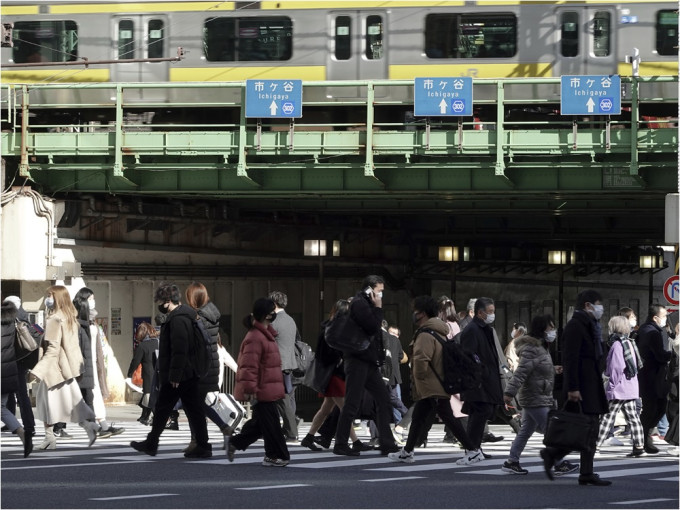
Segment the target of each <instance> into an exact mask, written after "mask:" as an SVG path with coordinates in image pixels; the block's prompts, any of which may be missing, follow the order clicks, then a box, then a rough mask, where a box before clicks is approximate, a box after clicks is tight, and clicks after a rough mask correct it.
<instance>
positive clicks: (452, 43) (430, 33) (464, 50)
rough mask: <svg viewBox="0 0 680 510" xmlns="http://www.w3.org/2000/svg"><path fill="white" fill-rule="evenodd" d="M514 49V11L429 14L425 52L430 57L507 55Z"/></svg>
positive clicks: (499, 56) (515, 30)
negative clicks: (502, 12) (481, 13)
mask: <svg viewBox="0 0 680 510" xmlns="http://www.w3.org/2000/svg"><path fill="white" fill-rule="evenodd" d="M516 53H517V18H516V17H515V15H514V14H490V15H484V16H482V15H479V14H441V13H438V14H428V16H427V18H426V19H425V54H426V55H427V56H428V57H429V58H508V57H512V56H514V55H515V54H516Z"/></svg>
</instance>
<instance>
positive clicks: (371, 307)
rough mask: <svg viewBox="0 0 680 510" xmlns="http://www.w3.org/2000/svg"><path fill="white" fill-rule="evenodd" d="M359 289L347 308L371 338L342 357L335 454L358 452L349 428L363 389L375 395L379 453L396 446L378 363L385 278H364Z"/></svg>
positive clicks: (382, 352) (381, 357)
mask: <svg viewBox="0 0 680 510" xmlns="http://www.w3.org/2000/svg"><path fill="white" fill-rule="evenodd" d="M361 288H362V289H363V290H361V291H360V292H358V293H357V295H356V296H354V298H353V299H352V301H351V303H350V306H349V311H350V314H351V317H352V319H354V321H355V322H356V323H357V324H358V325H359V326H360V327H361V329H362V330H363V331H364V333H365V334H366V337H367V338H368V339H369V341H370V345H369V346H368V348H367V349H366V350H365V351H360V352H346V353H344V358H345V405H344V406H343V407H342V411H341V413H340V418H339V419H338V428H337V431H336V433H335V446H334V448H333V453H334V454H336V455H349V456H358V455H359V452H358V451H355V450H353V449H352V448H351V447H350V446H349V444H348V441H349V430H350V427H351V426H352V421H353V420H354V418H355V417H356V416H357V414H358V413H359V408H360V406H361V399H362V396H363V393H364V390H365V391H367V392H368V393H369V394H370V395H371V396H372V397H373V398H374V399H375V402H376V405H377V409H378V410H377V419H376V422H377V425H378V437H379V441H380V453H381V454H382V455H387V454H388V453H392V452H397V451H399V448H398V447H397V445H396V444H395V442H394V437H393V436H392V430H391V429H390V415H391V413H392V404H391V403H390V395H389V392H388V391H387V386H385V384H384V383H383V380H382V375H381V374H380V364H381V363H382V362H384V360H385V350H384V347H383V345H382V330H381V327H382V321H383V310H382V296H383V289H384V288H385V280H383V278H382V277H381V276H378V275H369V276H367V277H366V278H364V281H363V283H362V285H361Z"/></svg>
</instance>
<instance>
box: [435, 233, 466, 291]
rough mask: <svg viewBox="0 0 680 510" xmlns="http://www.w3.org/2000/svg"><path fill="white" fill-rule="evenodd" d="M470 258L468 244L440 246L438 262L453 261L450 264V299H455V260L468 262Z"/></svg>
mask: <svg viewBox="0 0 680 510" xmlns="http://www.w3.org/2000/svg"><path fill="white" fill-rule="evenodd" d="M469 260H470V247H468V246H462V247H460V248H459V247H458V246H440V247H439V262H453V263H452V264H451V300H452V301H453V302H454V303H455V301H456V262H459V261H463V262H468V261H469Z"/></svg>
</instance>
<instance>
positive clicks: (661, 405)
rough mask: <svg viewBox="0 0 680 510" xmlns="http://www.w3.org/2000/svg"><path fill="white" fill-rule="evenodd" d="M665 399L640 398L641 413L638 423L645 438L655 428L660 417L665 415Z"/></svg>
mask: <svg viewBox="0 0 680 510" xmlns="http://www.w3.org/2000/svg"><path fill="white" fill-rule="evenodd" d="M666 401H667V399H666V397H663V398H649V397H648V398H645V397H643V398H642V412H641V413H640V422H641V423H642V430H643V431H644V433H645V436H648V435H649V434H650V432H651V431H652V429H653V428H654V427H656V425H657V423H659V420H660V419H661V417H662V416H663V415H664V414H665V413H666Z"/></svg>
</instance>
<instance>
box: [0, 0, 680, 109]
mask: <svg viewBox="0 0 680 510" xmlns="http://www.w3.org/2000/svg"><path fill="white" fill-rule="evenodd" d="M0 12H1V14H2V24H3V31H4V32H3V35H4V39H5V41H4V42H3V47H2V54H1V62H2V75H1V77H2V81H3V83H54V82H57V83H64V82H67V83H70V82H85V83H93V82H111V83H134V82H158V83H165V82H171V83H172V82H177V83H181V82H197V81H198V82H232V81H243V80H246V79H254V78H262V79H287V78H296V79H302V80H307V81H325V80H333V81H334V80H342V81H347V80H371V79H375V80H383V79H407V80H411V79H413V78H415V77H419V76H428V77H436V76H446V77H451V76H471V77H474V78H517V79H518V80H521V79H522V78H527V77H558V76H561V75H573V74H621V75H624V76H625V75H630V74H631V72H632V66H631V64H630V63H629V58H628V56H630V55H632V54H633V52H634V49H637V50H638V51H639V55H640V66H639V73H640V75H668V74H673V75H675V74H677V72H678V10H677V2H676V1H674V0H657V1H637V2H632V1H619V2H617V1H609V0H603V1H599V2H598V1H587V2H575V3H573V4H570V3H568V2H566V3H565V2H562V1H552V2H551V1H541V2H533V1H513V2H507V1H493V0H479V1H476V2H475V1H451V2H440V1H432V2H430V1H370V0H368V1H363V2H355V1H330V2H305V1H279V2H276V1H262V2H216V1H208V2H206V1H176V0H164V1H160V0H158V1H155V0H147V1H146V2H132V1H117V2H105V1H87V2H84V1H77V0H52V1H46V2H36V1H32V2H31V1H23V0H4V1H3V3H2V6H1V10H0ZM178 48H182V49H183V52H184V56H183V58H182V60H181V61H179V62H169V61H163V62H159V61H153V62H151V61H144V59H162V58H169V57H173V56H175V55H176V54H177V51H178ZM83 59H87V60H88V61H89V62H97V61H113V62H112V63H106V64H96V63H95V64H90V65H88V66H87V67H85V66H71V65H67V64H69V63H74V62H78V61H83ZM45 62H48V63H54V62H59V63H62V64H63V65H59V66H45V67H43V66H41V65H40V64H42V63H45ZM13 66H21V67H13ZM526 91H527V87H523V88H521V89H520V88H519V87H517V88H513V87H509V88H508V90H507V91H506V96H507V97H508V98H510V99H523V98H528V97H530V96H535V97H540V98H543V99H548V100H554V101H555V102H557V103H559V87H558V86H549V87H548V86H546V87H538V86H537V87H535V88H533V89H531V91H530V92H526ZM623 92H624V100H626V99H629V91H627V90H625V89H624V91H623ZM60 94H61V96H60V97H56V98H49V97H42V96H41V95H40V94H37V95H36V96H33V95H32V96H31V97H32V98H33V97H36V99H37V100H38V101H39V102H42V101H45V102H53V101H52V100H53V99H54V100H59V99H62V100H67V99H68V98H66V97H63V96H64V95H65V94H66V95H67V94H68V93H67V92H61V93H60ZM79 94H81V95H82V97H77V98H70V99H72V100H80V101H81V102H83V103H87V104H96V103H97V102H98V101H99V102H101V101H107V100H110V97H109V96H110V92H108V91H101V90H92V91H89V92H88V91H85V92H83V91H79ZM364 94H365V89H364V88H361V87H340V86H329V87H326V88H309V89H305V97H304V98H305V101H324V102H325V103H329V102H331V103H332V102H333V101H344V100H348V99H351V98H361V97H362V96H363V95H364ZM494 94H495V90H494V89H493V87H491V86H483V85H482V86H479V87H476V89H475V99H476V100H478V99H479V100H483V99H492V98H493V97H494ZM409 95H411V96H412V93H411V92H410V91H408V90H407V91H405V89H404V88H403V87H402V88H401V89H399V90H397V89H396V88H395V89H392V88H390V87H389V86H383V87H377V88H376V97H377V98H378V99H379V100H385V101H408V100H410V99H412V97H409ZM641 97H643V98H660V97H664V98H677V87H676V86H675V85H674V84H665V85H662V84H646V85H645V87H644V88H643V89H642V90H641ZM136 101H137V102H139V101H146V102H149V101H155V102H159V103H163V102H168V101H173V102H182V103H185V104H188V105H191V104H197V105H198V104H200V103H202V102H215V101H218V102H219V101H221V102H224V103H225V104H238V103H239V101H240V91H239V90H238V89H223V90H212V91H211V92H208V90H206V91H205V92H204V93H202V94H196V93H195V91H192V92H191V95H186V96H183V95H182V92H181V91H180V90H179V89H176V88H158V89H143V90H139V91H135V92H134V93H133V92H126V105H134V103H135V102H136ZM411 109H412V108H411ZM668 110H672V107H670V108H669V107H668V105H666V106H664V105H661V106H659V105H658V104H657V105H656V106H655V105H654V104H652V103H650V104H649V111H647V112H646V113H647V114H649V115H668ZM88 111H89V114H88ZM392 111H394V109H393V110H392ZM347 112H348V110H345V111H344V114H348V113H347ZM77 113H78V115H81V116H83V118H88V117H90V116H93V117H96V115H97V114H99V112H96V109H92V111H90V110H88V109H85V110H79V111H78V112H77ZM156 113H157V119H160V118H163V119H165V120H167V118H168V116H170V117H172V115H177V114H178V112H177V111H174V112H168V111H164V112H161V111H160V109H159V111H157V112H156ZM161 113H163V114H161ZM191 114H192V115H198V114H199V112H198V111H197V110H196V109H195V108H194V109H191ZM404 114H408V108H401V109H398V110H397V111H396V114H395V115H396V116H397V117H403V115H404ZM491 114H493V108H489V115H491ZM305 117H306V118H307V112H306V115H305ZM335 118H336V116H334V119H335ZM203 120H206V121H209V119H203ZM396 120H399V119H396Z"/></svg>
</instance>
